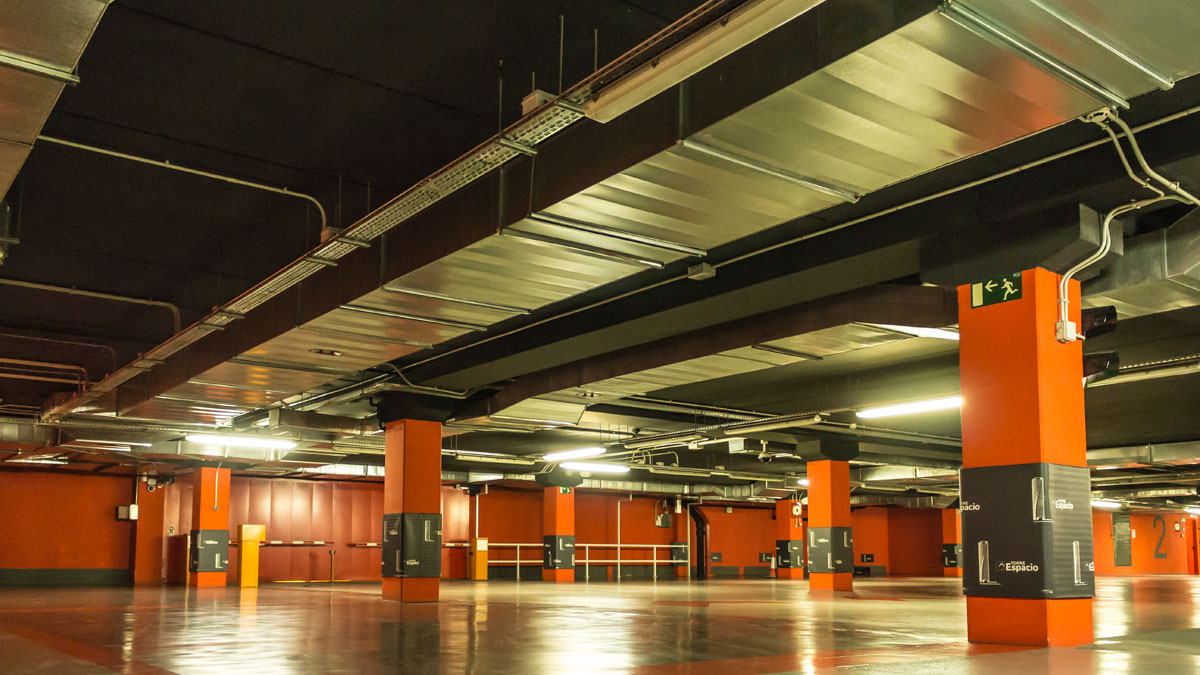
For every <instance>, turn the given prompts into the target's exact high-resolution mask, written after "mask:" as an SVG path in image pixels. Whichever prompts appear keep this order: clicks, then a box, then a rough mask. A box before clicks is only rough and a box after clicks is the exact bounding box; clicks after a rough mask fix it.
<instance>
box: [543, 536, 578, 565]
mask: <svg viewBox="0 0 1200 675" xmlns="http://www.w3.org/2000/svg"><path fill="white" fill-rule="evenodd" d="M542 569H547V570H571V569H575V535H573V534H547V535H546V536H544V537H542Z"/></svg>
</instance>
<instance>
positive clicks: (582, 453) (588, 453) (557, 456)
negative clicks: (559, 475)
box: [542, 447, 607, 462]
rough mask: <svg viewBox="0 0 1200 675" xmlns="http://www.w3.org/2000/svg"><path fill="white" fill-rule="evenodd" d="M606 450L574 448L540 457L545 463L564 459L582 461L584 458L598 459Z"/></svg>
mask: <svg viewBox="0 0 1200 675" xmlns="http://www.w3.org/2000/svg"><path fill="white" fill-rule="evenodd" d="M605 452H607V450H605V449H604V448H600V447H596V448H576V449H575V450H563V451H562V452H552V453H550V454H548V455H545V456H543V457H542V459H544V460H546V461H547V462H561V461H563V460H566V459H583V458H584V457H598V456H600V455H603V454H604V453H605Z"/></svg>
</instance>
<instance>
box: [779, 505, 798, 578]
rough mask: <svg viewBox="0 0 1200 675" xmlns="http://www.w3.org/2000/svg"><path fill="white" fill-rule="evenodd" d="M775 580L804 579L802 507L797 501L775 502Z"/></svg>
mask: <svg viewBox="0 0 1200 675" xmlns="http://www.w3.org/2000/svg"><path fill="white" fill-rule="evenodd" d="M775 578H776V579H803V578H804V507H803V506H801V504H800V500H799V499H780V500H779V501H777V502H775Z"/></svg>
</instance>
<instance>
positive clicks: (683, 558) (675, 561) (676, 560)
mask: <svg viewBox="0 0 1200 675" xmlns="http://www.w3.org/2000/svg"><path fill="white" fill-rule="evenodd" d="M686 564H688V549H687V542H686V541H673V542H671V565H672V566H673V567H683V566H684V565H686Z"/></svg>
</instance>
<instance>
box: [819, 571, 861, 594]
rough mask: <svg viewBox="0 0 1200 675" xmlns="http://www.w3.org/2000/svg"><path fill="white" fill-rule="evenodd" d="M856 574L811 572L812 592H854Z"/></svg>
mask: <svg viewBox="0 0 1200 675" xmlns="http://www.w3.org/2000/svg"><path fill="white" fill-rule="evenodd" d="M853 579H854V574H853V573H851V572H811V573H809V575H808V590H810V591H852V590H854V581H853Z"/></svg>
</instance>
